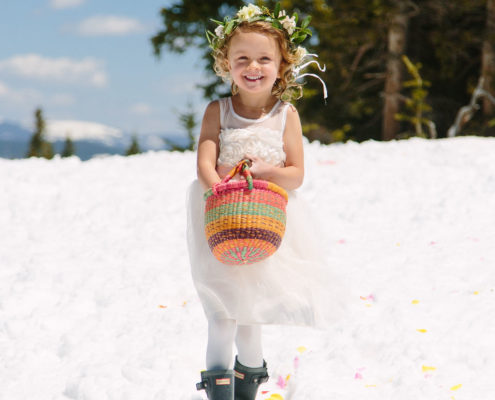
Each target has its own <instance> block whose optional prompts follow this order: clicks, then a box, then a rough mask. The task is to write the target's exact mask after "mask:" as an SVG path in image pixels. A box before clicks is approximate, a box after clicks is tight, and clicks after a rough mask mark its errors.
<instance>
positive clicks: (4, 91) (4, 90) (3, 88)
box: [0, 81, 9, 96]
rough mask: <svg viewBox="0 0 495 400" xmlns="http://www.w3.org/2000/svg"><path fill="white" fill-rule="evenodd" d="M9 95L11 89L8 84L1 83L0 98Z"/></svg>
mask: <svg viewBox="0 0 495 400" xmlns="http://www.w3.org/2000/svg"><path fill="white" fill-rule="evenodd" d="M8 94H9V88H8V86H7V85H6V84H4V83H3V82H2V81H0V96H7V95H8Z"/></svg>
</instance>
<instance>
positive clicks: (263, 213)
mask: <svg viewBox="0 0 495 400" xmlns="http://www.w3.org/2000/svg"><path fill="white" fill-rule="evenodd" d="M237 174H240V175H242V176H243V177H244V178H245V179H242V180H238V181H231V179H232V177H234V176H235V175H237ZM204 196H205V200H206V206H205V233H206V238H207V240H208V245H209V246H210V249H211V251H212V253H213V255H214V256H215V257H216V258H217V259H218V260H219V261H220V262H222V263H223V264H227V265H244V264H252V263H255V262H259V261H262V260H264V259H266V258H267V257H269V256H270V255H272V254H273V253H274V252H275V251H276V250H277V249H278V248H279V246H280V243H281V242H282V238H283V236H284V232H285V220H286V214H285V208H286V206H287V192H286V191H285V190H284V189H282V188H281V187H280V186H277V185H276V184H274V183H271V182H267V181H263V180H258V179H253V178H252V176H251V173H250V171H249V161H248V160H242V161H241V162H239V164H237V166H236V167H235V168H233V169H232V170H231V171H230V172H229V174H228V175H227V176H226V177H225V178H224V179H223V180H222V182H220V183H217V184H216V185H214V186H213V188H211V189H209V190H208V191H207V192H206V193H205V195H204Z"/></svg>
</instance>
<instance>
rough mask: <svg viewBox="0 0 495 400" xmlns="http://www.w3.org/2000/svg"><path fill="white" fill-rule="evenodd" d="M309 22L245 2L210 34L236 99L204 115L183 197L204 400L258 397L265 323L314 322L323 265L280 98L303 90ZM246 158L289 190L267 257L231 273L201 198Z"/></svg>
mask: <svg viewBox="0 0 495 400" xmlns="http://www.w3.org/2000/svg"><path fill="white" fill-rule="evenodd" d="M305 21H306V22H305ZM305 21H303V22H302V23H301V26H299V27H298V26H297V25H296V22H295V18H294V17H292V18H289V17H288V16H286V15H285V12H280V10H279V7H278V6H277V7H276V9H275V12H274V13H272V12H270V11H269V10H268V9H266V8H265V7H262V8H259V7H257V6H254V5H252V4H251V5H249V6H247V7H243V8H242V9H241V10H240V11H239V12H238V13H237V15H236V17H235V18H233V19H226V20H225V21H224V22H218V24H219V26H218V27H217V29H216V30H215V33H211V32H208V35H209V38H210V45H211V47H212V48H213V56H214V58H215V71H216V73H217V74H218V75H219V76H221V77H223V78H225V79H227V80H228V81H230V82H231V85H232V94H233V95H232V96H231V97H228V98H222V99H220V100H217V101H213V102H212V103H210V104H209V105H208V107H207V109H206V111H205V114H204V118H203V123H202V127H201V134H200V138H199V143H198V152H197V172H198V180H197V181H195V182H194V183H193V184H192V186H191V188H190V191H189V199H188V204H189V213H188V246H189V255H190V261H191V271H192V277H193V281H194V284H195V287H196V289H197V292H198V295H199V297H200V299H201V302H202V305H203V308H204V311H205V314H206V317H207V319H208V345H207V351H206V367H207V370H206V371H203V372H202V373H201V382H200V383H198V385H197V388H198V390H200V389H206V393H207V396H208V399H210V400H233V399H234V398H235V399H239V400H254V399H255V397H256V393H257V390H258V386H259V385H260V384H261V383H263V382H265V381H267V380H268V374H267V366H266V362H265V361H264V359H263V353H262V346H261V325H262V324H292V325H301V326H312V325H314V324H315V322H316V319H317V317H318V313H317V310H316V307H315V305H316V302H315V296H314V290H315V288H316V280H317V279H319V278H318V277H319V276H322V275H321V273H320V272H319V269H320V268H321V267H322V265H323V264H322V262H321V258H320V256H319V255H318V250H317V249H316V248H314V247H315V245H314V243H315V242H314V241H313V240H312V237H313V236H314V233H312V232H311V230H312V227H311V226H308V219H307V216H306V215H305V214H304V206H301V203H300V200H299V199H298V197H297V196H296V193H295V192H294V191H293V190H294V189H297V188H298V187H299V186H300V185H301V184H302V182H303V176H304V156H303V141H302V131H301V123H300V121H299V116H298V113H297V111H296V109H295V108H294V107H293V106H292V105H291V104H289V103H286V102H284V101H282V100H281V98H282V97H284V98H286V97H288V95H289V92H290V91H291V90H296V91H297V90H298V89H299V90H300V85H298V84H297V83H296V81H295V79H296V78H297V76H296V74H297V72H298V70H297V66H298V65H300V64H301V63H302V61H303V59H304V58H305V57H307V56H308V55H307V54H306V51H305V50H304V49H303V48H302V47H297V46H296V43H299V42H301V41H302V40H303V39H304V37H305V36H306V35H307V34H309V33H310V31H309V30H308V29H307V24H308V23H309V19H306V20H305ZM307 64H309V63H307ZM307 64H306V65H307ZM304 66H305V65H304ZM304 66H302V67H304ZM244 158H248V159H249V160H251V162H252V165H251V168H250V170H251V173H252V175H253V177H254V178H257V179H263V180H268V181H271V182H274V183H276V184H278V185H279V186H282V187H283V188H284V189H286V190H287V191H289V202H288V205H287V226H286V233H285V237H284V239H283V241H282V245H281V247H280V248H279V249H278V250H277V252H276V253H275V254H274V255H272V256H271V257H269V258H268V259H266V260H264V261H261V262H258V263H255V264H251V265H248V266H227V265H223V264H222V263H220V262H219V261H217V260H216V259H215V258H214V256H213V255H212V254H211V252H210V249H209V247H208V243H207V241H206V238H205V232H204V225H203V220H204V206H205V205H204V201H203V193H204V191H206V190H207V189H208V188H211V187H212V186H214V185H215V184H217V183H219V182H220V181H221V179H222V178H223V177H224V176H225V175H226V174H227V173H228V172H229V171H230V170H231V169H232V167H233V166H235V165H236V164H237V163H238V162H239V161H240V160H242V159H244ZM325 306H326V307H327V306H330V307H331V305H328V304H325ZM234 342H235V345H236V347H237V356H236V358H235V364H234V368H233V369H232V348H233V344H234Z"/></svg>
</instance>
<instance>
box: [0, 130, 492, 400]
mask: <svg viewBox="0 0 495 400" xmlns="http://www.w3.org/2000/svg"><path fill="white" fill-rule="evenodd" d="M493 154H495V140H493V139H487V138H469V137H466V138H455V139H448V140H437V141H427V140H421V139H413V140H408V141H399V142H387V143H378V142H372V141H370V142H365V143H362V144H356V143H347V144H340V145H332V146H329V147H324V146H320V145H318V144H316V143H313V144H307V145H306V164H307V168H306V169H307V172H306V181H305V184H304V186H303V187H302V188H301V190H300V191H301V192H302V193H303V194H304V195H305V196H306V197H308V198H310V199H311V200H312V203H313V204H314V206H315V210H316V212H317V214H318V216H319V218H320V220H321V221H322V225H323V226H322V229H323V231H324V233H325V237H326V242H327V244H328V247H327V256H328V259H329V262H330V263H331V264H332V265H333V266H334V267H335V268H337V269H338V270H339V271H341V273H342V274H344V275H345V276H346V278H347V279H348V280H349V282H350V284H351V285H350V291H351V293H350V295H351V299H352V300H351V302H350V304H349V314H348V315H347V316H346V318H345V319H344V320H342V321H340V322H339V323H338V324H336V325H335V326H330V327H328V328H327V329H324V330H319V331H316V330H312V329H307V328H288V327H285V328H281V327H276V326H270V327H265V328H264V348H265V358H266V359H267V361H268V364H269V372H270V374H271V377H272V378H271V381H270V382H269V383H268V384H266V385H265V386H264V387H263V388H262V389H263V392H261V391H260V394H259V399H263V400H265V399H272V400H275V399H276V398H277V396H276V395H277V394H279V395H280V396H281V397H282V398H283V399H285V400H288V399H292V400H309V399H311V400H314V399H323V400H327V399H328V400H331V399H339V400H347V399H348V400H356V399H380V400H382V399H394V400H397V399H401V400H404V399H406V400H408V399H411V400H417V399H432V400H433V399H435V400H436V399H446V400H447V399H449V400H450V399H452V398H454V399H456V400H462V399H470V400H472V399H477V400H483V399H491V398H493V397H494V396H495V384H494V383H493V376H495V357H494V354H495V344H494V342H493V337H495V321H494V318H493V316H494V315H495V301H494V300H495V293H494V288H495V250H494V247H493V239H494V238H495V228H494V226H495V225H494V221H495V212H494V204H495V167H494V163H493ZM194 162H195V155H194V154H193V153H185V154H179V153H168V152H157V153H153V152H149V153H147V154H143V155H139V156H133V157H120V156H113V157H108V158H102V159H93V160H90V161H87V162H81V161H79V159H77V158H69V159H59V158H58V159H54V160H52V161H46V160H43V159H29V160H15V161H8V160H0V182H1V186H2V194H1V195H0V227H1V229H0V243H1V245H0V282H1V284H0V387H1V388H2V389H1V390H0V399H2V400H3V399H5V400H7V399H8V400H11V399H16V400H20V399H30V400H31V399H51V400H67V399H85V400H126V399H129V400H131V399H133V400H134V399H152V400H161V399H164V400H169V399H171V400H172V399H173V400H178V399H201V398H204V394H201V393H196V391H195V388H194V383H195V382H197V381H198V379H199V371H200V370H201V369H202V368H204V351H205V344H206V321H205V319H204V316H203V312H202V309H201V305H200V303H199V300H198V299H197V297H196V294H195V291H194V288H193V285H192V281H191V279H190V277H189V266H188V258H187V251H186V244H185V238H184V235H185V209H184V202H185V191H186V188H187V186H188V184H189V182H190V181H191V180H192V179H193V178H194V175H195V165H194ZM329 290H332V288H329ZM278 399H280V397H278Z"/></svg>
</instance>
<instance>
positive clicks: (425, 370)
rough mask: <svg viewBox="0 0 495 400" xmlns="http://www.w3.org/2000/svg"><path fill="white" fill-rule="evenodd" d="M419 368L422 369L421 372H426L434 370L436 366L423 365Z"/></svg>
mask: <svg viewBox="0 0 495 400" xmlns="http://www.w3.org/2000/svg"><path fill="white" fill-rule="evenodd" d="M421 369H422V370H423V372H427V371H435V370H436V368H435V367H428V366H426V365H423V366H422V367H421Z"/></svg>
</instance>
